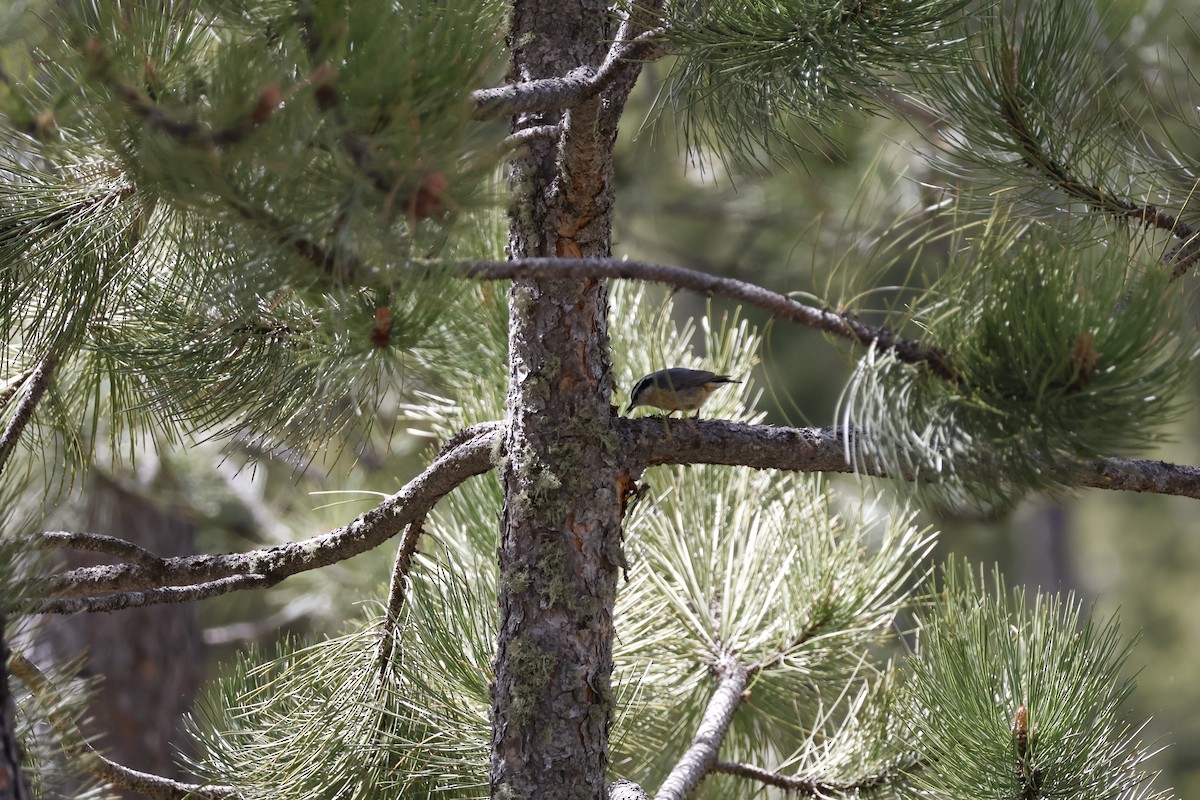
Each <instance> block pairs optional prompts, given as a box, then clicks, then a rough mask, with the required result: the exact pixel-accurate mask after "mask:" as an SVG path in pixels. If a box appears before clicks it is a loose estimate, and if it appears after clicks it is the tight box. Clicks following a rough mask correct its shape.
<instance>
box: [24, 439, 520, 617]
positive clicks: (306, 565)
mask: <svg viewBox="0 0 1200 800" xmlns="http://www.w3.org/2000/svg"><path fill="white" fill-rule="evenodd" d="M502 431H503V427H502V426H501V425H499V424H498V423H483V424H481V425H476V426H472V427H471V428H467V429H466V430H464V431H462V432H460V433H459V434H458V435H457V436H456V437H455V438H454V439H453V440H452V441H451V443H449V444H448V445H447V447H446V448H444V449H443V451H442V452H441V453H440V454H439V455H438V457H437V458H436V459H434V461H433V463H432V464H430V465H429V467H428V468H427V469H426V470H425V471H424V472H423V473H421V474H420V475H418V476H417V477H416V478H414V479H413V480H412V481H410V482H409V483H408V485H407V486H405V487H404V488H403V489H401V490H400V491H399V492H397V493H396V494H394V495H392V496H391V497H389V498H388V499H386V500H384V501H383V502H382V503H380V504H379V505H378V506H376V507H375V508H373V509H371V510H370V511H368V512H367V513H365V514H363V515H361V516H359V517H358V518H357V519H355V520H353V521H352V522H350V523H349V524H347V525H345V526H343V527H341V528H338V529H336V530H333V531H330V532H328V533H324V534H321V535H320V536H314V537H312V538H309V539H305V540H303V541H299V542H291V543H288V544H285V545H278V546H275V547H267V548H261V549H258V550H251V551H249V552H245V553H228V554H223V555H193V556H179V557H174V558H165V559H162V561H163V567H162V568H161V570H151V569H148V568H147V567H145V566H142V565H141V564H118V565H101V566H95V567H82V568H79V569H74V570H70V571H69V572H66V573H63V574H60V575H56V576H52V577H51V578H49V579H48V580H47V582H46V584H45V585H46V590H47V592H48V594H50V595H51V596H52V597H54V598H56V599H49V600H41V601H35V602H33V603H31V604H29V605H28V606H26V607H23V608H22V610H23V611H25V612H27V613H73V612H75V611H111V610H115V609H117V608H126V607H129V606H131V605H151V604H154V603H167V602H183V601H186V600H192V599H198V598H199V597H200V596H212V594H221V593H224V592H228V591H233V590H237V589H246V588H259V587H262V586H269V585H273V584H275V583H278V582H279V581H281V580H283V579H284V578H286V577H288V576H290V575H294V574H296V573H298V572H304V571H306V570H310V569H317V568H319V567H324V566H328V565H330V564H334V563H337V562H339V561H344V560H345V559H347V558H350V557H352V556H356V555H358V554H359V553H364V552H366V551H367V550H370V549H372V548H374V547H377V546H379V545H380V544H382V543H383V542H385V541H387V540H388V539H390V538H391V537H392V536H395V535H396V534H397V533H399V532H400V531H401V530H403V529H404V528H405V526H407V525H409V524H410V523H412V522H413V521H414V520H417V519H420V518H423V517H424V516H425V514H427V513H428V511H429V509H430V508H432V507H433V505H434V504H435V503H436V502H437V501H438V500H439V499H441V498H442V497H443V496H444V495H446V494H447V493H449V492H450V491H451V490H453V489H454V488H455V487H456V486H458V485H459V484H460V483H462V482H463V481H465V480H466V479H467V478H470V477H472V476H473V475H479V474H481V473H483V472H486V471H488V470H489V469H490V468H491V466H492V449H493V446H494V444H495V442H496V437H497V436H499V435H501V433H502ZM113 592H117V593H121V594H116V595H111V594H109V593H113ZM99 593H104V595H101V596H97V595H98V594H99ZM69 598H81V599H80V600H79V601H78V602H75V603H70V602H66V601H67V600H68V599H69Z"/></svg>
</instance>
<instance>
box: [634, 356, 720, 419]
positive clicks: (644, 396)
mask: <svg viewBox="0 0 1200 800" xmlns="http://www.w3.org/2000/svg"><path fill="white" fill-rule="evenodd" d="M727 383H741V381H739V380H734V379H733V378H731V377H730V376H728V375H718V374H717V373H715V372H709V371H708V370H706V369H688V368H686V367H671V368H670V369H660V370H659V371H658V372H651V373H650V374H649V375H647V376H646V377H644V378H642V379H641V380H640V381H638V382H637V383H635V384H634V385H633V391H631V392H630V393H629V408H627V409H625V413H626V414H628V413H629V412H630V411H633V409H634V408H636V407H637V406H654V407H655V408H661V409H663V410H664V411H667V412H670V413H668V414H667V416H670V415H671V414H673V413H675V412H676V411H695V412H696V415H695V417H694V418H695V419H699V418H700V406H702V405H704V401H705V400H707V399H708V396H709V395H710V394H712V393H713V392H714V391H716V390H717V389H719V388H720V387H721V386H723V385H725V384H727Z"/></svg>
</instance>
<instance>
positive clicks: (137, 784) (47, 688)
mask: <svg viewBox="0 0 1200 800" xmlns="http://www.w3.org/2000/svg"><path fill="white" fill-rule="evenodd" d="M10 668H11V669H12V674H13V676H14V677H16V678H17V679H18V680H20V681H21V683H23V684H25V687H26V688H27V689H29V691H30V692H31V693H32V694H33V695H34V696H35V697H38V698H40V699H41V700H42V702H43V706H44V707H45V708H48V709H61V708H62V707H63V703H62V702H61V698H59V697H58V694H59V693H58V690H57V689H56V688H55V687H54V686H53V685H51V683H50V679H49V678H47V677H46V676H45V675H44V674H43V673H42V671H41V670H40V669H38V668H37V665H35V664H34V663H33V662H32V661H30V660H29V659H27V658H25V657H24V656H22V655H19V654H17V653H13V655H12V660H11V661H10ZM50 725H51V727H52V728H54V731H55V733H57V734H58V736H59V738H60V740H61V741H62V746H63V750H64V751H66V752H67V753H72V754H74V755H76V756H82V759H83V762H84V764H85V766H86V768H87V769H88V770H89V771H90V772H91V773H92V774H93V775H95V776H97V777H98V778H101V779H103V780H106V781H108V782H109V783H112V784H114V785H116V786H120V787H122V788H125V789H129V790H131V791H134V792H139V793H141V794H144V795H146V796H147V797H150V798H153V800H199V799H202V798H207V799H208V800H227V799H228V798H235V797H237V791H236V790H235V789H234V788H233V787H232V786H213V785H209V784H200V783H182V782H180V781H175V780H171V779H170V778H164V777H162V776H161V775H154V774H151V773H149V772H141V771H139V770H136V769H130V768H129V767H126V766H123V765H121V764H118V763H117V762H115V761H113V760H111V759H109V758H107V757H105V756H104V755H103V754H102V753H100V752H99V751H98V750H96V748H94V747H92V745H91V743H90V742H88V741H87V739H86V738H84V736H83V733H82V732H81V731H80V730H79V728H78V727H77V726H76V724H75V721H74V720H73V719H71V718H70V717H69V716H67V714H65V713H63V712H61V711H59V712H57V713H52V716H51V718H50Z"/></svg>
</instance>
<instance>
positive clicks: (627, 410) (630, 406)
mask: <svg viewBox="0 0 1200 800" xmlns="http://www.w3.org/2000/svg"><path fill="white" fill-rule="evenodd" d="M630 411H633V403H630V404H629V408H627V409H625V413H626V414H628V413H629V412H630Z"/></svg>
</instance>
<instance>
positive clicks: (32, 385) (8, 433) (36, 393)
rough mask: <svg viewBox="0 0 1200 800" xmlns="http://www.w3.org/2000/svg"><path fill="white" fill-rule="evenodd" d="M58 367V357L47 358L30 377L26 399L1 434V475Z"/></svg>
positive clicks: (19, 405)
mask: <svg viewBox="0 0 1200 800" xmlns="http://www.w3.org/2000/svg"><path fill="white" fill-rule="evenodd" d="M56 366H58V357H57V356H52V355H51V356H46V357H45V358H43V359H42V362H41V363H40V364H38V365H37V367H36V368H34V370H33V373H32V374H31V375H30V376H29V379H28V383H29V386H28V388H26V390H25V397H24V398H22V400H21V402H20V403H19V404H18V405H17V408H16V410H15V411H14V412H13V415H12V418H11V419H10V420H9V421H8V425H7V426H5V428H4V433H3V434H0V475H2V474H4V467H5V465H6V464H7V463H8V459H9V458H10V457H11V456H12V454H13V451H14V450H16V448H17V440H19V439H20V438H21V434H22V433H23V432H24V431H25V427H26V426H27V425H28V424H29V420H31V419H33V410H34V409H35V408H37V404H38V402H39V401H41V399H42V395H44V394H45V393H46V389H47V388H48V387H49V386H50V379H51V378H52V377H53V375H54V368H55V367H56Z"/></svg>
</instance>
